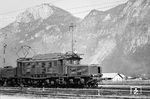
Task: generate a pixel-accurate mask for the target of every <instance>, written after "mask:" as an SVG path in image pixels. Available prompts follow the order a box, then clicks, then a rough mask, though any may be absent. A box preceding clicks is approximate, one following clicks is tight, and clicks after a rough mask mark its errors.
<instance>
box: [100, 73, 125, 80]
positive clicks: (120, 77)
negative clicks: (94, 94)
mask: <svg viewBox="0 0 150 99" xmlns="http://www.w3.org/2000/svg"><path fill="white" fill-rule="evenodd" d="M102 74H103V75H102V79H104V80H111V81H123V80H125V79H126V76H125V75H123V74H120V73H102Z"/></svg>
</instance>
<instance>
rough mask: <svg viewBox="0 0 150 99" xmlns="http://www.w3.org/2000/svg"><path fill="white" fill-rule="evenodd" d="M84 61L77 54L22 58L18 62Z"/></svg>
mask: <svg viewBox="0 0 150 99" xmlns="http://www.w3.org/2000/svg"><path fill="white" fill-rule="evenodd" d="M71 58H72V59H82V58H81V57H80V56H79V55H78V54H75V53H69V52H67V53H65V54H64V53H48V54H38V55H35V56H33V57H32V58H20V59H18V61H36V60H60V59H71Z"/></svg>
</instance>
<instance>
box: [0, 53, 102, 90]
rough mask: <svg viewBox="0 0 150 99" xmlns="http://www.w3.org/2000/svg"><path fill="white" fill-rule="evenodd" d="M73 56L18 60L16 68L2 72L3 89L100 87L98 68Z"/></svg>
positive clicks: (46, 56)
mask: <svg viewBox="0 0 150 99" xmlns="http://www.w3.org/2000/svg"><path fill="white" fill-rule="evenodd" d="M81 59H82V58H81V57H80V55H79V54H77V53H74V52H67V53H65V54H63V53H49V54H39V55H36V56H33V57H32V58H19V59H17V67H15V68H13V67H10V66H9V67H5V68H3V69H1V72H0V75H1V76H0V85H1V86H23V87H47V88H51V87H59V88H62V87H63V88H70V87H71V88H72V87H74V88H79V87H80V88H83V87H97V85H98V81H99V79H100V77H101V67H100V66H99V65H94V64H93V65H83V64H80V61H81Z"/></svg>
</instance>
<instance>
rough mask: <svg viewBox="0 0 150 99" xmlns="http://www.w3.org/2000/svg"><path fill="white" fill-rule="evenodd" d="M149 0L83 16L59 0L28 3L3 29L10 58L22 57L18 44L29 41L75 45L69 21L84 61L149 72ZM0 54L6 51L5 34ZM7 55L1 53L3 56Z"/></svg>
mask: <svg viewBox="0 0 150 99" xmlns="http://www.w3.org/2000/svg"><path fill="white" fill-rule="evenodd" d="M149 17H150V1H149V0H129V1H128V2H127V3H125V4H122V5H119V6H117V7H115V8H112V9H110V10H107V11H98V10H92V11H91V12H90V13H89V14H88V15H87V16H86V17H85V18H84V19H83V20H81V19H79V18H76V17H74V16H72V15H71V14H70V13H69V12H66V11H64V10H62V9H60V8H57V7H55V6H51V5H49V4H43V5H40V6H36V7H33V8H29V9H27V10H26V11H25V12H24V13H21V14H20V15H19V16H18V17H17V19H16V21H15V22H13V23H12V24H10V25H8V26H7V27H5V28H3V29H1V30H0V33H1V34H2V33H7V34H8V35H7V40H6V42H7V44H8V46H7V55H6V57H7V64H13V65H14V61H15V59H16V58H17V56H16V54H15V53H16V49H17V48H18V47H19V46H20V45H24V44H26V45H29V46H31V47H32V49H34V50H35V52H36V53H49V52H65V51H68V50H70V46H71V45H70V41H71V38H70V37H71V35H70V32H69V29H68V28H69V25H70V23H72V22H73V23H74V24H76V28H75V29H74V39H75V50H77V51H78V52H79V53H83V54H84V55H83V56H82V57H83V58H84V60H83V63H88V64H101V66H102V68H103V72H120V73H125V74H132V75H133V74H136V75H138V74H143V75H145V74H146V75H148V74H150V72H149V71H150V38H149V37H150V28H149V27H150V19H149ZM0 42H1V46H0V47H1V48H0V54H1V56H2V42H4V35H2V36H1V41H0ZM0 58H2V57H0Z"/></svg>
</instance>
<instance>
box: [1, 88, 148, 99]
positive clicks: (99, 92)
mask: <svg viewBox="0 0 150 99" xmlns="http://www.w3.org/2000/svg"><path fill="white" fill-rule="evenodd" d="M0 93H1V94H5V95H16V94H24V95H36V96H53V97H56V96H57V97H94V98H100V97H103V98H105V97H106V98H108V97H109V98H139V99H141V98H142V99H143V98H147V99H150V86H129V85H122V86H121V85H115V86H114V85H100V86H99V87H98V88H95V89H85V88H84V89H75V88H20V87H0Z"/></svg>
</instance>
